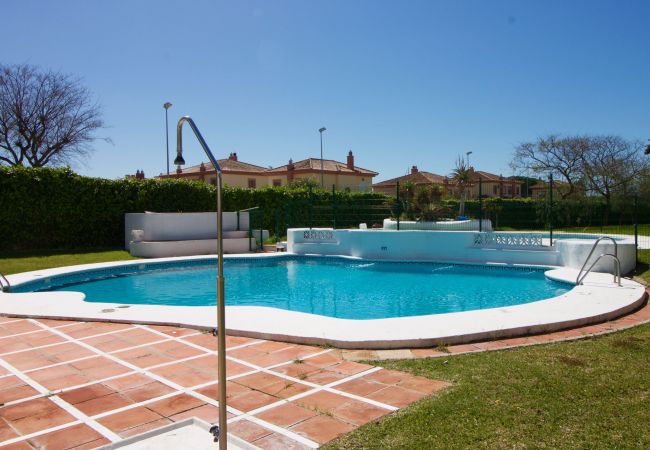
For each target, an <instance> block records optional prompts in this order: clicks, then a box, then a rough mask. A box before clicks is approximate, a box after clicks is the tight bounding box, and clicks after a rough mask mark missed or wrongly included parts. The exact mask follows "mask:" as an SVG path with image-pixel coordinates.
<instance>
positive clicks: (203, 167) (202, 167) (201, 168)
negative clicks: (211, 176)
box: [199, 163, 205, 172]
mask: <svg viewBox="0 0 650 450" xmlns="http://www.w3.org/2000/svg"><path fill="white" fill-rule="evenodd" d="M199 171H201V172H205V164H203V163H201V165H200V166H199Z"/></svg>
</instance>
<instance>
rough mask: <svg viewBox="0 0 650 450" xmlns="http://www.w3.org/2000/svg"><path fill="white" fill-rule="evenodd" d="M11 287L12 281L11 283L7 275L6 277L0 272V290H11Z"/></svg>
mask: <svg viewBox="0 0 650 450" xmlns="http://www.w3.org/2000/svg"><path fill="white" fill-rule="evenodd" d="M10 288H11V283H9V280H7V277H5V276H4V275H3V274H2V273H0V292H9V289H10Z"/></svg>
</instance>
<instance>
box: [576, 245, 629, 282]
mask: <svg viewBox="0 0 650 450" xmlns="http://www.w3.org/2000/svg"><path fill="white" fill-rule="evenodd" d="M605 239H609V240H610V241H612V242H613V243H614V257H616V258H618V244H617V243H616V240H615V239H614V238H613V237H611V236H602V237H599V238H598V239H596V242H594V245H593V246H592V247H591V251H590V252H589V255H588V256H587V259H585V263H584V264H583V265H582V267H581V268H580V272H578V277H577V278H576V284H577V285H580V283H581V282H582V280H581V279H580V276H581V275H582V272H583V271H584V270H585V267H587V264H589V259H590V258H591V255H593V254H594V251H595V250H596V247H598V243H599V242H600V241H602V240H605ZM601 256H602V255H601ZM597 259H600V257H598V258H597ZM592 268H593V264H592ZM590 270H591V268H590V269H589V270H588V271H587V273H589V271H590ZM585 277H586V275H585ZM582 279H584V277H582ZM619 284H620V279H619Z"/></svg>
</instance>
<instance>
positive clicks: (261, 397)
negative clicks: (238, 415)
mask: <svg viewBox="0 0 650 450" xmlns="http://www.w3.org/2000/svg"><path fill="white" fill-rule="evenodd" d="M278 400H279V399H278V398H277V397H273V396H271V395H269V394H265V393H263V392H260V391H253V390H249V391H248V392H246V393H243V394H240V395H236V396H233V397H230V398H229V399H228V406H231V407H233V408H235V409H238V410H239V411H244V412H248V411H252V410H254V409H257V408H261V407H262V406H266V405H270V404H271V403H275V402H277V401H278Z"/></svg>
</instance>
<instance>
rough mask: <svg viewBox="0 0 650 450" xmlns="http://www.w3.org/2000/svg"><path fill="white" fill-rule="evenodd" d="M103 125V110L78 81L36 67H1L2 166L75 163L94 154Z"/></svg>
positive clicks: (0, 121)
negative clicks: (96, 134) (99, 130)
mask: <svg viewBox="0 0 650 450" xmlns="http://www.w3.org/2000/svg"><path fill="white" fill-rule="evenodd" d="M103 126H104V122H103V120H102V118H101V110H100V107H99V105H98V104H97V103H95V102H94V101H93V99H92V97H91V94H90V92H89V91H88V90H87V89H86V88H85V87H83V86H82V85H81V84H80V81H79V80H78V79H75V78H73V77H71V76H70V75H66V74H62V73H57V72H51V71H42V70H40V69H38V68H37V67H34V66H30V65H12V66H9V65H0V164H4V165H11V166H24V165H30V166H32V167H43V166H46V165H52V166H56V165H62V164H67V163H70V162H71V161H73V160H76V159H79V158H82V157H84V156H86V155H87V154H88V153H89V152H90V151H91V150H92V148H91V146H90V144H91V143H92V142H93V141H94V140H96V139H98V137H97V136H95V133H96V132H97V130H98V129H100V128H102V127H103ZM105 140H106V139H105Z"/></svg>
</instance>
